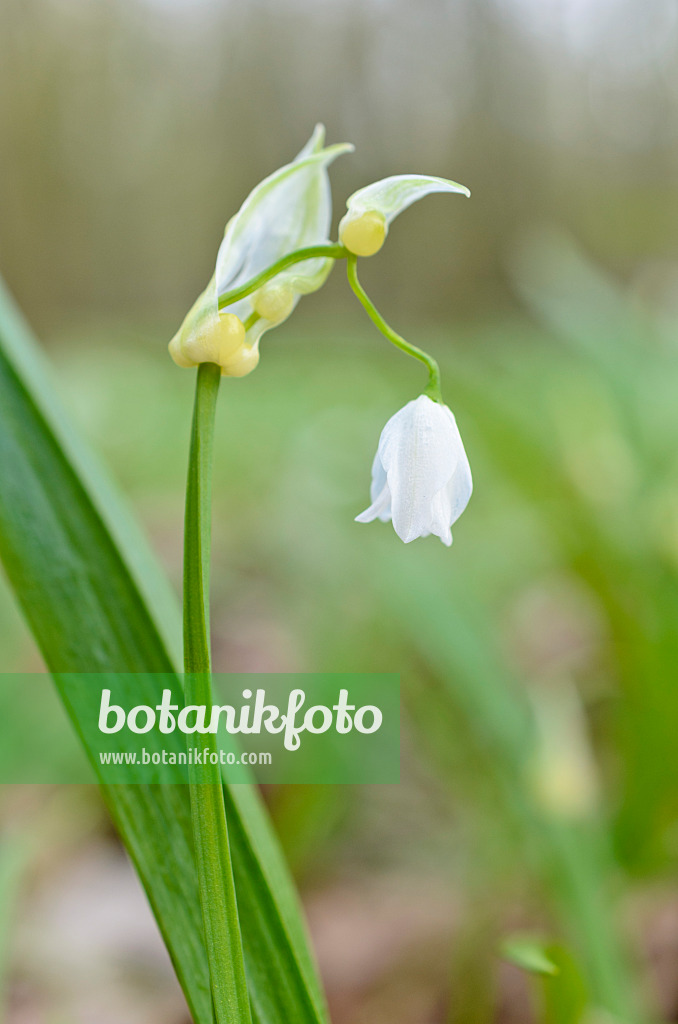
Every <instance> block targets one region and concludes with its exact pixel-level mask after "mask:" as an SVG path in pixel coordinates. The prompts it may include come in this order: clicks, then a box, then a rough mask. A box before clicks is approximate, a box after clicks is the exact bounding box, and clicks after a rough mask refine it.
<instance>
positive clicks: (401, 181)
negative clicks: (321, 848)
mask: <svg viewBox="0 0 678 1024" xmlns="http://www.w3.org/2000/svg"><path fill="white" fill-rule="evenodd" d="M324 136H325V132H324V128H323V127H322V125H318V126H317V127H316V129H315V131H314V133H313V135H312V136H311V138H310V139H309V141H308V143H307V144H306V146H304V148H303V149H302V150H301V152H300V153H299V154H298V156H297V157H296V158H295V159H294V160H293V161H292V162H291V163H289V164H287V165H286V166H284V167H282V168H280V170H278V171H275V172H274V173H273V174H271V175H270V176H269V177H268V178H265V179H264V181H262V182H260V184H259V185H257V186H256V188H255V189H253V191H252V192H251V193H250V195H249V196H248V197H247V199H246V200H245V202H244V203H243V205H242V206H241V207H240V210H239V211H238V212H237V213H236V214H235V216H234V217H232V218H231V220H230V221H229V222H228V224H227V226H226V231H225V234H224V239H223V242H222V243H221V246H220V248H219V252H218V255H217V261H216V266H215V270H214V274H213V275H212V278H211V280H210V282H209V284H208V285H207V288H206V289H205V291H204V292H203V293H202V295H200V297H199V298H198V299H197V301H196V302H195V304H194V305H193V307H192V308H191V310H190V311H189V313H188V315H187V316H186V318H185V320H184V322H183V324H182V325H181V327H180V328H179V331H178V332H177V333H176V335H175V336H174V337H173V338H172V341H171V342H170V345H169V350H170V354H171V356H172V358H173V359H174V361H175V363H177V364H178V365H179V366H184V367H194V366H197V365H199V364H200V363H206V362H207V363H216V364H217V365H218V366H220V367H221V372H222V374H223V375H225V376H230V377H243V376H245V375H246V374H248V373H250V372H251V371H252V370H253V369H254V367H255V366H256V365H257V363H258V362H259V341H260V339H261V337H262V335H263V334H264V333H265V332H266V331H268V330H269V329H270V328H272V327H275V326H277V325H278V324H280V323H282V322H283V320H285V319H286V318H287V317H288V316H289V315H290V313H291V312H292V311H293V309H294V307H295V306H296V304H297V302H298V301H299V298H300V296H302V295H305V294H308V293H310V292H313V291H315V290H317V289H318V288H320V287H321V285H322V284H323V283H324V281H325V280H326V278H327V275H328V274H329V272H330V270H331V268H332V266H333V264H334V262H335V260H336V259H340V258H346V259H347V263H348V273H349V282H350V283H351V287H352V288H353V290H354V292H355V293H356V295H357V296H358V298H359V300H360V301H361V303H362V304H363V306H364V307H365V309H366V310H367V312H368V313H369V315H370V317H371V319H372V320H373V322H374V323H375V324H376V325H377V327H379V329H380V330H381V331H382V333H384V334H385V335H386V337H387V338H388V339H389V340H390V341H392V342H393V343H394V344H395V345H396V346H397V347H398V348H400V349H402V350H403V351H405V352H408V353H409V354H410V355H412V356H414V357H415V358H416V359H419V360H420V361H421V362H423V363H425V364H426V366H427V367H428V369H429V384H428V387H427V389H426V393H425V394H422V395H420V396H419V398H417V399H415V400H414V401H411V402H408V404H407V405H405V406H404V408H402V409H401V410H400V411H399V412H397V413H396V414H395V415H394V416H392V417H391V419H390V420H389V421H388V423H387V424H386V426H385V427H384V430H383V432H382V435H381V438H380V441H379V447H378V450H377V455H376V457H375V460H374V464H373V467H372V488H371V502H372V503H371V505H370V507H369V508H368V509H366V510H365V511H364V512H363V513H361V514H360V515H359V516H357V517H356V518H357V521H358V522H362V523H366V522H371V521H372V520H373V519H381V520H389V519H390V520H392V521H393V526H394V528H395V531H396V533H397V534H398V536H399V537H400V538H401V540H403V541H404V542H405V543H406V544H407V543H409V542H410V541H411V540H414V539H415V538H416V537H426V536H428V535H429V534H435V535H436V536H437V537H440V539H441V540H442V541H443V543H444V544H446V545H448V546H449V545H450V544H451V543H452V532H451V527H452V525H453V523H454V522H455V521H456V520H457V519H458V518H459V516H460V515H461V513H462V512H463V511H464V509H465V508H466V505H467V503H468V501H469V498H470V496H471V490H472V481H471V471H470V468H469V464H468V459H467V458H466V453H465V451H464V446H463V444H462V441H461V437H460V435H459V430H458V428H457V424H456V421H455V418H454V416H453V414H452V412H451V411H450V410H449V409H448V408H447V406H446V405H443V403H442V399H441V397H440V375H439V371H438V367H437V364H436V362H435V360H433V359H432V358H431V357H430V356H428V355H427V354H426V353H425V352H423V351H422V350H421V349H418V348H416V347H415V346H413V345H411V344H410V343H409V342H407V341H405V339H404V338H401V337H400V336H399V335H397V334H396V333H395V332H394V331H393V330H392V329H391V328H390V327H389V326H388V325H387V324H386V322H385V321H384V320H383V318H382V317H381V315H380V314H379V313H378V312H377V310H376V309H375V308H374V306H373V305H372V303H371V301H370V300H369V299H368V297H367V295H366V294H365V292H364V290H363V288H362V286H361V285H360V283H359V281H358V278H357V270H356V265H357V258H358V257H365V256H372V255H373V254H374V253H376V252H378V251H379V249H380V248H381V247H382V245H383V243H384V241H385V239H386V236H387V234H388V230H389V227H390V225H391V223H392V221H393V220H394V218H395V217H397V216H398V214H399V213H401V212H402V211H403V210H405V209H407V207H409V206H411V205H412V203H414V202H416V201H417V200H419V199H422V198H423V197H424V196H427V195H429V194H431V193H433V192H447V193H455V192H456V193H462V194H464V195H467V196H468V195H469V194H470V193H469V191H468V189H467V188H465V187H464V186H463V185H459V184H457V182H455V181H449V180H448V179H446V178H437V177H432V176H430V175H420V174H401V175H395V176H392V177H389V178H384V179H383V180H382V181H377V182H374V183H373V184H371V185H367V186H366V187H365V188H362V189H359V190H358V191H357V192H354V193H353V195H351V196H350V197H349V199H348V200H347V203H346V206H347V212H346V214H345V215H344V217H343V218H342V220H341V222H340V224H339V243H332V242H330V241H329V231H330V222H331V212H332V210H331V196H330V185H329V177H328V168H329V166H330V164H331V163H332V162H333V161H334V160H335V159H336V157H337V156H339V155H340V154H341V153H345V152H347V151H348V150H351V149H352V148H353V147H352V146H350V145H348V144H340V145H335V146H328V147H325V145H324Z"/></svg>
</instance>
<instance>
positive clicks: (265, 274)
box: [219, 243, 348, 309]
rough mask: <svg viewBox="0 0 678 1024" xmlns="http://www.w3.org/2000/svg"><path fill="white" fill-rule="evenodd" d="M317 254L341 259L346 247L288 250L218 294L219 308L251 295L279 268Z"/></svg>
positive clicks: (311, 257)
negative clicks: (259, 270)
mask: <svg viewBox="0 0 678 1024" xmlns="http://www.w3.org/2000/svg"><path fill="white" fill-rule="evenodd" d="M318 256H324V257H329V258H330V259H333V260H343V259H345V258H346V257H347V256H348V249H345V248H344V246H343V245H334V244H332V243H330V244H329V245H310V246H308V247H307V248H305V249H297V250H296V252H289V253H288V254H287V256H283V257H282V258H281V259H279V260H278V261H277V262H276V263H272V264H271V266H270V267H267V268H266V270H262V271H261V273H260V274H257V276H256V277H253V278H251V279H250V280H249V281H246V282H245V284H243V285H240V287H239V288H233V290H232V291H230V292H224V294H223V295H220V296H219V309H225V308H226V306H231V305H233V303H234V302H238V300H239V299H244V298H245V296H246V295H251V294H252V292H255V291H256V290H257V288H261V286H262V284H266V282H267V281H270V280H271V278H272V277H275V275H276V274H279V273H280V271H281V270H285V269H286V268H287V267H291V266H292V265H293V264H295V263H301V262H303V260H311V259H314V258H316V257H318Z"/></svg>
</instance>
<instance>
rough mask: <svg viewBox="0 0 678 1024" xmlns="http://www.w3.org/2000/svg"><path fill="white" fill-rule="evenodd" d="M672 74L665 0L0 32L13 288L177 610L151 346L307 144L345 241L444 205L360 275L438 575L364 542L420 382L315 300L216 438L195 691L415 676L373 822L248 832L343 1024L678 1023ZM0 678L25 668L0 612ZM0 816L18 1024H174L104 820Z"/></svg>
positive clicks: (137, 10)
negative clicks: (425, 496)
mask: <svg viewBox="0 0 678 1024" xmlns="http://www.w3.org/2000/svg"><path fill="white" fill-rule="evenodd" d="M677 55H678V7H677V5H676V4H675V2H674V0H588V2H587V0H420V2H419V3H417V4H416V5H414V4H413V3H409V4H408V3H405V2H398V0H364V2H363V3H358V2H355V0H337V2H334V3H332V2H330V0H326V2H324V3H318V4H312V3H311V2H310V0H279V2H277V3H273V2H271V0H268V2H266V0H253V2H251V3H249V4H247V5H245V4H237V3H235V0H232V2H224V3H220V2H217V0H108V2H106V0H3V2H2V6H0V270H1V272H2V274H3V275H4V277H5V279H6V281H7V282H8V284H9V286H10V287H11V289H12V290H13V292H14V294H15V296H16V298H17V300H18V301H19V303H20V304H21V306H22V307H23V309H24V311H25V313H26V315H27V316H28V318H29V320H30V322H31V323H32V325H33V326H34V327H35V329H36V330H37V331H38V333H39V335H40V337H41V339H42V341H43V342H44V345H45V348H46V349H47V350H48V353H49V357H50V359H51V362H52V364H53V372H54V380H55V388H56V389H57V390H58V391H59V392H60V394H61V396H62V397H63V398H64V400H65V401H66V403H67V405H68V407H69V408H70V410H71V412H72V415H73V418H74V419H75V421H76V422H77V423H78V424H79V426H80V428H81V429H82V430H83V431H84V433H85V434H86V435H87V436H88V437H89V438H90V440H91V442H92V444H93V446H94V447H95V448H96V449H97V450H98V451H99V452H100V453H101V455H102V456H103V457H104V458H105V460H106V461H107V462H108V463H109V464H110V466H111V467H112V469H113V472H114V474H115V476H116V477H117V479H118V481H119V482H120V485H121V487H122V488H123V490H124V491H125V492H126V493H127V494H128V495H129V498H130V500H131V502H132V504H133V506H134V507H135V509H136V511H137V513H138V515H139V516H140V518H141V520H142V522H143V523H144V525H145V527H146V529H147V531H148V533H149V535H150V537H151V540H152V543H153V545H154V547H155V550H156V551H157V553H158V555H159V557H160V558H161V560H162V561H163V563H164V564H165V566H166V567H167V570H168V572H169V574H170V576H171V577H172V579H173V580H174V581H175V584H176V587H177V590H179V588H180V567H181V529H182V505H183V486H184V475H185V463H186V458H187V448H188V428H189V420H190V410H191V402H192V374H190V373H188V372H186V371H179V370H178V369H177V368H176V367H175V366H174V365H173V364H172V363H171V362H170V361H169V359H168V357H167V354H166V344H167V341H168V340H169V338H170V337H171V335H172V333H173V331H174V330H175V329H176V327H177V325H178V323H179V322H180V321H181V319H182V318H183V315H184V313H185V312H186V310H187V308H188V306H189V305H190V304H191V303H192V302H193V300H194V298H195V296H196V294H197V293H198V291H199V290H200V289H201V288H202V287H203V286H204V283H205V282H206V281H207V279H208V278H209V276H210V274H211V272H212V268H213V263H214V256H215V253H216V250H217V247H218V244H219V241H220V238H221V234H222V232H223V227H224V224H225V222H226V220H227V219H228V218H229V216H230V215H231V214H232V213H233V212H234V211H235V210H236V209H237V208H238V206H239V205H240V203H241V202H242V200H243V199H244V198H245V196H246V195H247V193H248V192H249V190H250V189H251V187H252V186H253V185H254V184H255V183H256V182H257V181H259V180H260V179H261V178H262V177H263V176H265V175H266V174H268V173H269V172H270V171H271V170H273V169H275V168H276V167H277V166H279V165H280V164H282V163H285V162H287V161H288V160H289V159H290V158H291V157H292V156H293V155H294V154H295V153H296V152H297V151H298V149H299V148H300V147H301V145H302V144H303V143H304V141H305V140H306V138H307V137H308V136H309V134H310V132H311V130H312V128H313V125H314V124H315V122H316V121H323V122H324V123H325V124H326V125H327V129H328V140H329V141H330V142H334V141H344V140H347V141H352V142H354V143H355V144H356V147H357V148H356V153H355V155H354V156H352V157H346V158H342V160H341V161H339V162H338V163H337V164H336V166H335V167H334V168H333V170H332V180H333V191H334V197H335V206H336V211H335V224H336V222H337V220H338V219H339V216H340V215H341V213H342V211H343V204H344V200H345V197H346V196H347V195H348V194H349V193H350V192H352V191H354V190H355V189H356V188H358V187H360V186H362V185H364V184H366V183H367V182H369V181H371V180H373V179H374V178H377V177H382V176H385V175H387V174H392V173H404V172H410V171H416V172H422V173H432V174H439V175H443V176H447V177H452V178H454V179H455V180H457V181H460V182H463V183H464V184H465V185H467V186H469V187H470V189H471V191H472V199H471V201H470V202H467V201H466V200H463V199H462V198H461V197H452V198H450V197H442V196H438V197H436V196H433V197H430V198H428V199H427V200H426V201H425V202H423V203H422V204H420V205H418V206H417V207H415V208H413V209H412V210H410V211H408V212H407V213H405V214H404V215H403V216H402V217H401V218H400V219H399V220H398V221H397V222H396V224H395V225H394V227H393V229H392V231H391V233H390V235H389V239H388V243H387V245H386V246H385V248H384V250H383V251H382V252H381V253H380V254H379V255H378V256H377V257H375V258H374V259H372V260H370V261H369V262H365V263H364V264H363V268H362V275H361V276H362V279H363V283H364V284H365V286H366V288H367V290H368V292H369V293H370V295H371V296H372V297H373V299H374V300H375V301H376V303H377V305H378V306H379V307H380V308H381V309H382V310H383V312H384V314H385V315H386V317H387V318H388V319H389V320H390V322H391V323H393V325H394V326H395V327H396V328H397V329H398V330H400V331H401V332H402V333H404V334H406V336H407V337H408V338H409V339H410V340H411V341H413V342H414V343H415V344H418V345H420V346H422V347H424V348H427V349H429V350H430V351H431V352H432V353H433V354H434V355H435V356H436V357H437V358H438V359H439V361H440V363H441V366H442V368H443V374H444V387H445V398H446V400H447V402H448V403H449V405H450V406H451V407H452V409H453V410H454V412H455V414H456V416H457V420H458V423H459V426H460V430H461V433H462V436H463V438H464V441H465V445H466V449H467V453H468V456H469V459H470V462H471V466H472V469H473V472H474V481H475V493H474V496H473V499H472V501H471V504H470V506H469V508H468V510H467V512H466V513H465V514H464V516H463V517H462V519H461V520H460V521H459V523H458V524H457V526H456V527H455V530H454V535H455V543H454V546H453V548H452V549H451V550H450V551H447V550H446V549H444V548H443V546H442V545H441V544H440V543H439V542H438V541H437V540H436V539H435V538H430V539H428V540H425V541H423V540H422V541H417V542H416V543H414V544H412V545H409V546H407V547H405V546H404V545H402V544H401V543H400V542H399V541H398V540H397V538H396V537H395V535H394V534H393V532H392V530H391V528H390V526H386V525H382V524H378V523H375V524H372V525H370V526H362V525H357V524H355V523H354V522H353V517H354V516H355V515H356V514H357V513H358V512H359V511H361V510H362V509H363V508H364V507H365V506H366V504H367V497H368V488H369V470H370V465H371V460H372V457H373V454H374V450H375V447H376V443H377V440H378V437H379V432H380V430H381V428H382V426H383V424H384V423H385V422H386V420H387V418H388V417H389V416H390V415H392V414H393V412H395V411H396V410H397V409H398V408H399V407H400V406H402V405H403V404H404V403H405V402H406V401H408V400H409V399H410V398H412V397H415V396H416V394H417V392H418V389H419V388H420V387H421V386H422V385H423V383H424V378H423V371H422V370H421V368H420V367H419V366H418V365H417V364H415V363H413V362H410V361H409V360H408V359H407V358H406V357H405V356H403V355H401V354H400V353H398V352H396V351H395V350H394V349H391V348H390V347H389V346H388V345H387V343H386V342H385V341H384V339H383V338H381V336H380V335H379V334H378V333H377V332H376V331H375V330H374V329H373V328H372V327H371V325H370V324H369V322H368V321H367V320H366V318H365V316H364V314H363V313H362V311H361V309H360V308H359V307H358V305H357V303H356V302H355V300H354V298H353V296H352V294H351V293H350V292H349V290H348V288H347V286H346V283H345V281H344V280H343V269H342V267H337V268H336V269H335V271H334V272H333V275H332V277H331V278H330V281H329V282H328V284H327V285H326V286H325V288H324V289H323V290H322V291H321V292H320V293H318V294H316V295H314V296H311V297H310V298H308V299H305V300H304V301H303V302H302V303H301V304H300V306H299V308H298V310H297V311H296V313H295V314H294V316H293V318H292V319H291V320H290V321H289V322H288V323H286V324H284V325H283V326H282V327H280V328H279V329H277V330H276V331H274V332H272V333H270V334H269V335H267V336H266V337H265V339H264V341H263V343H262V359H261V364H260V367H259V368H258V369H257V371H256V373H254V374H253V375H252V376H251V377H248V378H245V379H243V380H242V381H231V382H228V381H227V382H226V383H225V385H224V387H223V394H222V400H221V403H220V410H219V422H218V432H219V436H218V446H217V467H216V479H215V518H214V544H215V554H214V577H213V601H214V608H213V629H214V643H215V661H216V667H217V668H218V669H219V670H222V671H228V670H235V671H276V670H281V671H303V670H314V671H315V670H319V671H320V670H327V671H337V670H347V671H350V670H355V671H369V670H375V671H398V672H400V673H401V676H402V688H403V693H404V706H403V782H402V784H401V785H400V786H399V787H374V788H370V787H364V788H356V789H347V788H342V787H334V788H324V787H313V786H310V787H293V788H289V789H282V788H277V789H272V790H270V791H269V792H268V793H267V794H266V797H267V799H268V801H269V804H270V807H271V810H272V813H273V815H274V818H275V821H276V824H277V826H278V829H279V832H280V835H281V838H282V841H283V844H284V846H285V848H286V850H287V852H288V855H289V858H290V861H291V864H292V866H293V869H294V871H295V874H296V876H297V878H298V881H299V883H300V885H301V887H302V891H303V893H304V896H305V899H306V902H307V908H308V913H309V919H310V923H311V927H312V932H313V935H314V940H315V944H316V949H317V952H318V957H319V960H320V965H321V969H322V971H323V974H324V977H325V980H326V984H327V988H328V993H329V998H330V1003H331V1008H332V1011H333V1019H334V1021H335V1022H336V1024H362V1022H366V1021H368V1020H369V1021H370V1022H380V1021H384V1022H385V1021H389V1022H398V1024H434V1022H445V1024H486V1022H490V1021H493V1022H494V1021H500V1022H504V1024H505V1022H508V1024H512V1022H516V1024H518V1022H520V1024H525V1022H531V1021H535V1022H536V1021H539V1022H541V1021H544V1022H553V1024H568V1022H572V1024H575V1022H580V1021H586V1022H588V1024H603V1022H608V1024H609V1022H610V1021H615V1020H617V1021H620V1020H623V1021H633V1022H636V1021H659V1020H661V1021H673V1020H678V885H677V884H676V869H677V867H678V757H677V755H676V748H677V743H676V735H677V733H678V686H677V680H676V673H677V668H676V667H677V666H678V580H677V572H678V447H677V445H676V438H677V437H678V402H677V401H676V394H677V393H678V350H677V340H678V258H677V257H676V242H677V240H678V193H677V192H676V188H675V176H676V164H677V162H678V161H677V156H678V72H677V71H676V57H677ZM0 484H1V482H0ZM3 586H4V585H3ZM0 650H1V651H2V661H3V666H4V667H5V668H7V669H11V670H17V669H19V670H20V669H25V670H35V669H36V668H37V667H39V665H40V661H39V656H38V655H37V653H36V651H35V649H34V647H33V644H32V642H31V640H30V638H29V637H28V635H27V633H26V631H25V629H24V627H23V626H22V624H21V622H20V619H19V616H18V612H17V611H16V609H15V607H14V605H13V603H12V599H11V596H10V594H9V592H8V591H7V590H6V589H2V590H1V591H0ZM0 799H1V800H2V803H1V804H0V811H1V812H2V817H3V820H4V823H5V831H6V833H8V834H9V833H11V835H12V836H14V837H16V835H17V834H18V835H19V836H21V835H22V834H23V833H26V834H27V835H29V836H33V835H34V834H35V832H36V830H37V831H38V834H39V835H40V836H41V837H42V840H41V842H39V843H37V844H35V845H37V847H38V848H39V852H38V853H34V854H32V855H31V856H28V855H27V854H26V855H17V854H16V850H15V845H14V844H15V840H14V839H13V840H12V842H11V843H9V845H7V847H6V852H4V853H3V854H2V855H1V856H0V947H2V936H3V934H6V937H7V938H8V948H10V947H11V953H10V954H8V955H7V957H6V964H5V967H6V970H5V976H6V985H5V1003H6V1007H7V1008H6V1020H7V1021H8V1024H33V1022H35V1024H42V1022H43V1021H44V1022H46V1024H62V1022H64V1021H67V1020H68V1021H71V1022H73V1021H77V1022H79V1021H81V1020H82V1021H83V1022H85V1021H86V1022H87V1024H107V1022H108V1021H109V1020H110V1021H116V1022H119V1021H120V1020H123V1019H124V1020H125V1021H129V1022H133V1024H134V1022H136V1021H137V1020H138V1021H140V1022H141V1021H142V1020H143V1021H145V1022H147V1024H148V1022H150V1024H154V1022H155V1021H156V1020H157V1021H158V1022H159V1021H161V1020H162V1021H164V1022H173V1021H176V1022H177V1024H185V1022H186V1020H187V1017H186V1011H185V1008H184V1007H183V1004H182V1001H181V996H180V995H179V994H178V990H176V988H175V987H173V985H172V982H171V977H170V972H169V968H168V965H167V963H166V961H165V960H164V959H163V954H162V949H161V948H159V945H158V942H159V940H158V939H157V937H156V936H155V932H154V929H153V925H152V922H149V919H148V913H147V911H146V910H145V907H144V903H143V899H142V897H141V896H140V894H139V893H138V890H137V887H136V882H135V881H134V878H133V876H132V874H131V871H130V869H128V867H127V865H126V863H125V862H124V859H123V858H122V854H121V853H120V850H119V848H118V847H117V845H116V841H115V837H114V836H113V835H112V834H111V832H110V830H109V827H108V825H107V824H106V820H105V816H104V814H103V811H102V809H101V807H100V805H99V802H98V799H97V796H96V793H95V792H92V791H80V790H77V789H75V788H72V789H69V790H64V791H58V792H43V791H35V790H33V789H29V788H22V789H21V791H16V790H7V791H6V792H4V793H3V794H2V796H1V798H0ZM4 879H8V881H7V882H6V884H5V883H4V882H3V880H4ZM17 879H18V880H19V882H20V897H19V899H18V902H17V901H12V900H10V899H9V896H7V894H8V893H10V894H11V893H15V892H16V890H17ZM3 885H4V888H3ZM3 893H5V897H3ZM93 908H95V909H96V913H95V910H94V909H93ZM3 922H4V924H3ZM526 936H528V938H526ZM507 944H508V946H509V947H510V948H507ZM526 949H527V953H526V952H525V950H526ZM539 957H542V958H543V957H546V958H547V963H552V964H553V965H555V967H557V968H558V973H557V974H548V973H541V974H540V973H535V972H534V971H532V970H526V969H525V966H526V964H527V965H528V966H529V965H530V964H531V965H532V967H534V966H535V958H537V959H538V958H539ZM516 961H519V962H520V964H522V966H520V964H517V963H516ZM83 964H84V965H85V966H83ZM543 967H544V964H543V963H542V968H543ZM549 969H550V968H549Z"/></svg>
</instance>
